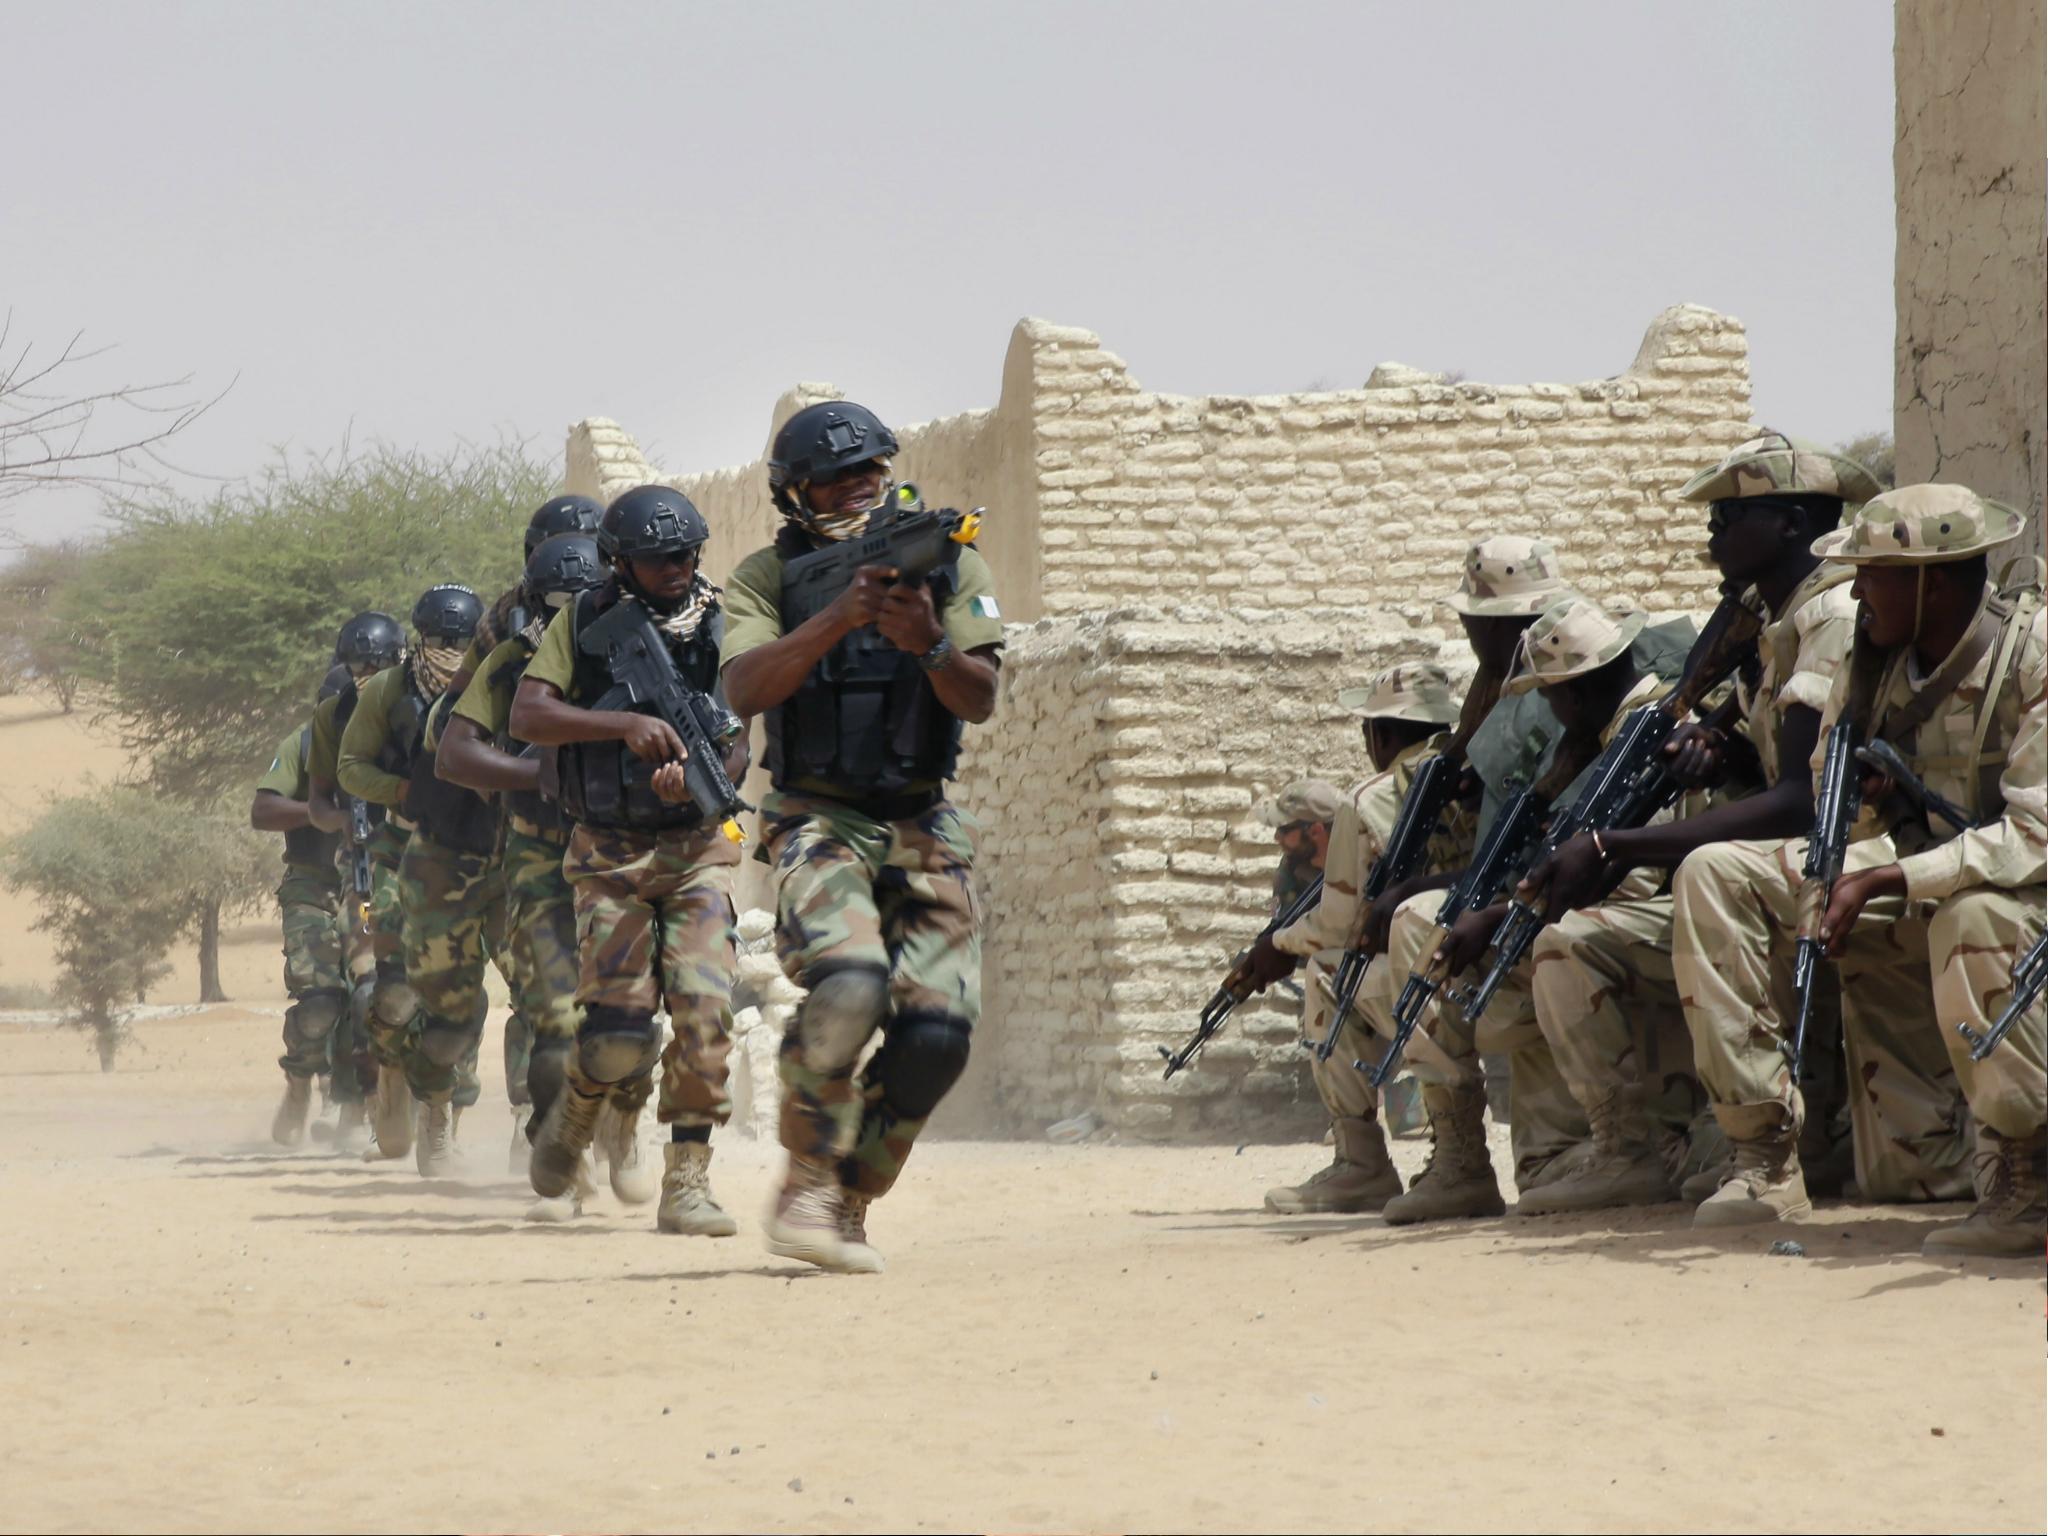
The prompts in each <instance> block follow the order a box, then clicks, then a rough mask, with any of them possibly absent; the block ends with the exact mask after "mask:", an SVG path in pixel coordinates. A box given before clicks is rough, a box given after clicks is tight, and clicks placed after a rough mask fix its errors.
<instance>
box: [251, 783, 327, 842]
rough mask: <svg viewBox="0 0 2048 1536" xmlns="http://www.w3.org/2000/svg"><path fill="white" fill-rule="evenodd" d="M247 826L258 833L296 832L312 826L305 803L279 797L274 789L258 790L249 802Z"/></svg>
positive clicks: (284, 796) (286, 797)
mask: <svg viewBox="0 0 2048 1536" xmlns="http://www.w3.org/2000/svg"><path fill="white" fill-rule="evenodd" d="M249 825H250V826H252V827H254V828H255V829H256V830H257V831H258V832H296V831H297V830H298V829H299V828H300V827H310V826H312V825H313V818H312V817H311V815H309V814H308V808H307V805H306V802H305V801H303V800H294V799H292V798H291V797H290V796H288V795H281V794H279V793H278V792H277V791H276V790H274V789H259V790H257V791H256V798H255V799H253V800H251V801H250V802H249Z"/></svg>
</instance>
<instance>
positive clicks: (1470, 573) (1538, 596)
mask: <svg viewBox="0 0 2048 1536" xmlns="http://www.w3.org/2000/svg"><path fill="white" fill-rule="evenodd" d="M1570 590H1571V589H1570V588H1569V587H1567V586H1566V585H1565V584H1564V575H1563V572H1562V571H1561V570H1560V568H1559V566H1558V560H1557V551H1556V550H1555V549H1553V548H1552V547H1551V546H1550V545H1549V544H1548V543H1546V542H1545V541H1544V540H1542V539H1525V538H1521V537H1519V536H1517V535H1515V534H1511V533H1502V534H1496V535H1494V537H1492V538H1490V539H1481V540H1480V541H1479V542H1478V543H1477V544H1474V545H1473V546H1472V547H1471V548H1470V549H1469V550H1467V551H1466V552H1465V577H1464V580H1462V581H1461V582H1459V583H1458V590H1457V591H1455V592H1453V593H1452V594H1451V595H1450V596H1449V597H1447V598H1445V599H1444V601H1445V602H1447V603H1449V604H1450V605H1451V606H1452V607H1453V608H1455V609H1456V610H1457V611H1458V612H1460V613H1467V614H1470V615H1471V616H1472V617H1474V618H1476V619H1518V618H1527V617H1528V616H1529V615H1530V614H1532V613H1541V612H1542V611H1543V610H1544V609H1545V608H1547V607H1549V606H1550V605H1551V604H1552V603H1554V602H1556V601H1557V600H1558V599H1559V598H1560V597H1562V596H1564V594H1565V593H1566V592H1568V591H1570Z"/></svg>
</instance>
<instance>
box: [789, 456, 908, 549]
mask: <svg viewBox="0 0 2048 1536" xmlns="http://www.w3.org/2000/svg"><path fill="white" fill-rule="evenodd" d="M876 462H878V463H880V464H881V465H882V489H881V493H880V494H879V495H878V496H877V497H876V498H875V504H874V505H873V506H871V507H862V508H860V509H859V510H858V511H853V512H817V511H813V510H812V508H811V503H810V499H809V496H808V495H807V492H808V491H809V490H810V486H809V484H808V483H806V484H803V485H799V486H798V487H797V488H796V496H795V498H794V499H795V502H796V506H797V513H796V520H797V521H798V522H799V523H802V524H803V525H804V527H806V528H808V529H809V530H810V531H811V532H812V533H815V534H816V535H817V536H818V537H819V538H821V539H830V540H831V541H832V542H833V543H834V544H838V543H841V542H843V541H844V540H847V539H850V538H854V537H855V536H857V535H859V534H862V533H865V532H866V531H867V526H868V519H869V518H871V517H873V516H874V515H875V514H876V513H877V512H879V511H881V510H882V508H884V507H886V506H888V505H889V500H890V498H891V497H892V496H893V495H894V494H895V491H896V484H895V482H894V481H893V480H890V479H889V478H888V475H889V466H888V463H887V462H886V461H884V460H877V461H876Z"/></svg>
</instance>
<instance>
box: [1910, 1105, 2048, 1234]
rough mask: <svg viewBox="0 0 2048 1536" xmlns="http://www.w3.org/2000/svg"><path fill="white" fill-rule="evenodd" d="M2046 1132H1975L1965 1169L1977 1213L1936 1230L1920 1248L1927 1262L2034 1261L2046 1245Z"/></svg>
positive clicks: (1985, 1128)
mask: <svg viewBox="0 0 2048 1536" xmlns="http://www.w3.org/2000/svg"><path fill="white" fill-rule="evenodd" d="M2044 1153H2048V1131H2036V1132H2034V1134H2033V1135H2031V1136H2001V1135H2000V1134H1999V1133H1998V1132H1997V1131H1994V1130H1992V1129H1991V1127H1990V1126H1988V1125H1979V1126H1978V1127H1977V1152H1976V1157H1975V1159H1974V1160H1973V1162H1972V1165H1971V1168H1970V1178H1971V1182H1972V1183H1973V1184H1975V1185H1976V1186H1977V1208H1976V1209H1975V1210H1974V1211H1972V1212H1970V1214H1969V1216H1968V1218H1967V1219H1965V1220H1963V1221H1961V1222H1959V1223H1957V1224H1956V1225H1955V1226H1952V1227H1936V1228H1935V1229H1934V1230H1933V1231H1932V1232H1930V1233H1928V1234H1927V1239H1926V1241H1925V1242H1923V1243H1921V1245H1920V1252H1921V1255H1922V1256H1923V1257H1925V1258H1930V1259H1962V1258H1979V1259H2039V1258H2040V1257H2041V1256H2042V1252H2043V1248H2044V1245H2048V1179H2044V1178H2043V1176H2042V1175H2043V1170H2042V1158H2043V1155H2044Z"/></svg>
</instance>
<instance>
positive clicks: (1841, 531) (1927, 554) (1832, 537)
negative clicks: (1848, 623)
mask: <svg viewBox="0 0 2048 1536" xmlns="http://www.w3.org/2000/svg"><path fill="white" fill-rule="evenodd" d="M2026 526H2027V519H2026V517H2025V515H2024V514H2022V513H2019V512H2016V511H2014V510H2013V509H2012V508H2011V507H2008V506H2007V505H2006V504H2005V503H2004V502H2002V501H1993V500H1991V498H1990V497H1988V496H1979V495H1978V494H1977V493H1976V492H1975V491H1973V490H1971V489H1969V488H1968V487H1967V486H1961V485H1902V486H1900V487H1899V488H1898V489H1897V490H1895V491H1886V492H1885V493H1884V494H1883V495H1882V496H1879V497H1878V498H1877V499H1876V500H1874V501H1871V502H1867V503H1865V504H1864V505H1863V507H1861V508H1860V509H1859V510H1858V511H1857V513H1856V516H1855V518H1854V519H1853V520H1852V521H1851V522H1850V523H1849V526H1848V527H1846V528H1837V529H1834V530H1833V531H1832V532H1829V533H1824V534H1822V535H1821V536H1820V537H1819V538H1817V539H1815V540H1814V541H1813V546H1812V547H1813V552H1814V553H1815V554H1816V555H1819V556H1820V557H1821V559H1823V560H1833V561H1835V562H1836V563H1837V564H1839V565H1937V564H1940V563H1941V562H1942V561H1945V560H1966V559H1968V558H1969V557H1970V556H1971V555H1981V554H1983V553H1984V551H1985V550H1987V549H1992V548H1995V547H1997V546H1998V545H2000V544H2004V543H2006V542H2008V541H2009V540H2012V539H2016V538H2018V537H2019V536H2020V533H2021V530H2023V529H2024V528H2025V527H2026Z"/></svg>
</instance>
